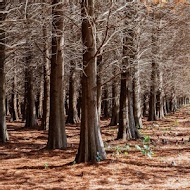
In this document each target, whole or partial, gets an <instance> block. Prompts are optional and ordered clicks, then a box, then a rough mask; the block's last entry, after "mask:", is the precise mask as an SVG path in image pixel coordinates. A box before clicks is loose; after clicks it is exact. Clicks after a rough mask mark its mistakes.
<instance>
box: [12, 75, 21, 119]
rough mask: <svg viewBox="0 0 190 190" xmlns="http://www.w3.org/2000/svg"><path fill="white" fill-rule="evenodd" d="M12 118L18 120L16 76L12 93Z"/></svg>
mask: <svg viewBox="0 0 190 190" xmlns="http://www.w3.org/2000/svg"><path fill="white" fill-rule="evenodd" d="M11 104H12V105H11V107H12V119H13V121H18V119H19V117H18V107H17V93H16V76H15V77H14V78H13V86H12V95H11Z"/></svg>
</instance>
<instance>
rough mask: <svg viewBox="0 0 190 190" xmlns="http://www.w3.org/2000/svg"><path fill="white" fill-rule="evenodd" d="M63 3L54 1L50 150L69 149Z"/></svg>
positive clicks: (48, 144) (58, 0) (48, 145)
mask: <svg viewBox="0 0 190 190" xmlns="http://www.w3.org/2000/svg"><path fill="white" fill-rule="evenodd" d="M61 2H62V1H60V0H53V2H52V6H53V7H52V14H53V26H54V30H55V31H54V33H53V37H52V58H51V75H50V123H49V133H48V143H47V147H48V148H49V149H56V148H57V149H61V148H66V147H67V138H66V131H65V114H64V87H63V85H64V60H63V45H64V44H63V43H64V38H63V18H62V17H63V4H62V3H61ZM56 4H57V5H56ZM55 33H56V34H55Z"/></svg>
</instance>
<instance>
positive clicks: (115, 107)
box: [110, 79, 119, 126]
mask: <svg viewBox="0 0 190 190" xmlns="http://www.w3.org/2000/svg"><path fill="white" fill-rule="evenodd" d="M117 83H118V81H117V79H115V80H114V81H113V83H112V98H113V99H112V116H111V122H110V125H111V126H114V125H118V124H119V89H118V84H117Z"/></svg>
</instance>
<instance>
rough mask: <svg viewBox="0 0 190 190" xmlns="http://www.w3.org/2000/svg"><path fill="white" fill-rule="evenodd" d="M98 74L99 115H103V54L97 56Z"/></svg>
mask: <svg viewBox="0 0 190 190" xmlns="http://www.w3.org/2000/svg"><path fill="white" fill-rule="evenodd" d="M97 66H98V74H97V108H98V117H99V119H100V116H101V104H102V77H101V71H102V55H99V56H98V58H97Z"/></svg>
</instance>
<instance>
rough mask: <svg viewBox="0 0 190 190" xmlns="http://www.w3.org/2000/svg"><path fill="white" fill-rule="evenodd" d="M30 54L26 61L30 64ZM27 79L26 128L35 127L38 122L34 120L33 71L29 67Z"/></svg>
mask: <svg viewBox="0 0 190 190" xmlns="http://www.w3.org/2000/svg"><path fill="white" fill-rule="evenodd" d="M30 59H31V58H30V56H28V55H27V58H26V61H27V63H28V64H29V65H30ZM26 74H27V75H26V77H27V78H26V80H27V91H26V92H27V93H26V97H27V99H26V123H25V127H26V128H36V127H38V123H37V120H36V106H35V95H34V86H33V73H32V69H31V67H29V68H28V69H27V71H26Z"/></svg>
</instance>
